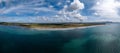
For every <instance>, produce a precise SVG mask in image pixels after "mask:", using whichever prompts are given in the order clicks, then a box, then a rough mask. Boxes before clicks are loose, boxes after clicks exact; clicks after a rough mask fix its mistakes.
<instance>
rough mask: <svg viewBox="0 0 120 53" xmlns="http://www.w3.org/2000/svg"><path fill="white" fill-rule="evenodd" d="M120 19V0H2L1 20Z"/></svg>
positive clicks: (72, 20) (64, 20) (73, 20)
mask: <svg viewBox="0 0 120 53" xmlns="http://www.w3.org/2000/svg"><path fill="white" fill-rule="evenodd" d="M82 21H120V0H0V22H82Z"/></svg>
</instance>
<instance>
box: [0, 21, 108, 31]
mask: <svg viewBox="0 0 120 53" xmlns="http://www.w3.org/2000/svg"><path fill="white" fill-rule="evenodd" d="M105 24H107V22H100V23H58V24H40V23H9V22H1V23H0V25H5V26H19V27H24V28H30V29H35V30H70V29H80V28H88V27H95V26H101V25H105Z"/></svg>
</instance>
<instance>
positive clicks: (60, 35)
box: [0, 24, 120, 53]
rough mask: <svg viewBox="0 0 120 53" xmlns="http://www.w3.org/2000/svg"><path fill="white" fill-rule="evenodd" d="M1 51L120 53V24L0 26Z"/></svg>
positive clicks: (10, 52)
mask: <svg viewBox="0 0 120 53" xmlns="http://www.w3.org/2000/svg"><path fill="white" fill-rule="evenodd" d="M0 53H120V24H108V25H104V26H97V27H91V28H84V29H74V30H41V31H40V30H33V29H28V28H21V27H16V26H0Z"/></svg>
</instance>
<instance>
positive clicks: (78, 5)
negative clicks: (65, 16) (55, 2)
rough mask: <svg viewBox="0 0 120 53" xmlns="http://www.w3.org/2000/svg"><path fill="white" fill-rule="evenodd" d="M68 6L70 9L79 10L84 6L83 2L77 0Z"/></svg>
mask: <svg viewBox="0 0 120 53" xmlns="http://www.w3.org/2000/svg"><path fill="white" fill-rule="evenodd" d="M70 8H71V9H72V10H81V9H83V8H84V4H83V3H81V2H80V1H79V0H74V1H73V2H72V3H71V5H70Z"/></svg>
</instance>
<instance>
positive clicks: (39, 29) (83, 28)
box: [30, 25, 103, 30]
mask: <svg viewBox="0 0 120 53" xmlns="http://www.w3.org/2000/svg"><path fill="white" fill-rule="evenodd" d="M97 26H103V25H94V26H84V27H71V28H30V29H34V30H73V29H84V28H90V27H97Z"/></svg>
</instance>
